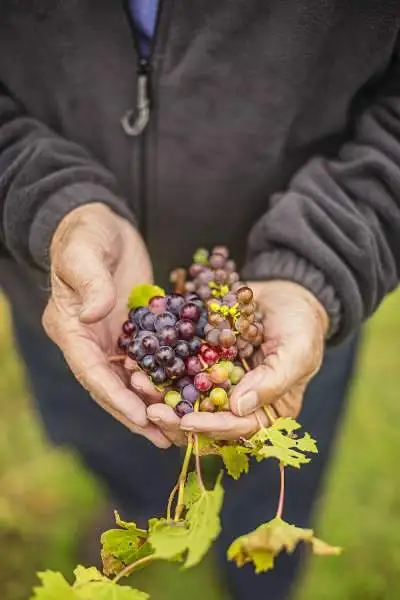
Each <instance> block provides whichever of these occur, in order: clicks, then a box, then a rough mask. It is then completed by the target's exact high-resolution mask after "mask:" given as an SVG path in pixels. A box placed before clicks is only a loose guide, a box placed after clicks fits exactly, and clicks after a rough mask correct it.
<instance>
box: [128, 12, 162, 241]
mask: <svg viewBox="0 0 400 600" xmlns="http://www.w3.org/2000/svg"><path fill="white" fill-rule="evenodd" d="M162 3H163V0H158V7H157V15H156V23H155V27H154V32H153V37H152V39H151V44H150V50H149V54H148V57H145V56H143V55H142V53H141V49H140V43H139V36H138V32H137V30H136V26H135V23H134V22H133V19H132V15H131V13H130V9H129V0H124V8H125V13H126V17H127V19H128V22H129V25H130V27H131V33H132V38H133V43H134V47H135V51H136V54H137V57H138V67H137V72H136V104H135V107H134V108H132V109H129V110H127V112H126V113H125V114H124V116H123V117H122V119H121V125H122V127H123V129H124V131H125V133H126V134H127V135H129V136H132V137H135V138H138V139H137V140H136V145H137V148H136V152H135V160H134V169H133V171H134V175H135V177H134V179H135V181H134V187H135V190H136V192H137V197H138V198H139V206H140V224H141V231H142V234H143V236H144V237H146V233H147V201H148V199H147V191H148V190H147V185H146V180H147V167H148V165H147V160H146V146H147V138H148V136H147V135H146V134H147V129H148V124H149V121H150V117H151V108H152V106H151V89H150V88H151V76H152V57H153V53H154V48H155V45H156V40H157V32H158V29H159V23H160V16H161V12H162Z"/></svg>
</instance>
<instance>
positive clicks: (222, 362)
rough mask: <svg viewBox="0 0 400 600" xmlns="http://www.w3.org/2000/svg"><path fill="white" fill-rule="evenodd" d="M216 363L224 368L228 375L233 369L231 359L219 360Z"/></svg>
mask: <svg viewBox="0 0 400 600" xmlns="http://www.w3.org/2000/svg"><path fill="white" fill-rule="evenodd" d="M218 364H219V366H220V367H223V368H224V369H226V371H227V372H228V376H229V377H230V376H231V373H232V371H233V369H234V368H235V365H234V364H233V362H232V361H231V360H220V361H219V363H218Z"/></svg>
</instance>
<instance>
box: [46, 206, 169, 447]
mask: <svg viewBox="0 0 400 600" xmlns="http://www.w3.org/2000/svg"><path fill="white" fill-rule="evenodd" d="M50 259H51V297H50V300H49V302H48V305H47V307H46V310H45V312H44V315H43V326H44V328H45V330H46V333H47V334H48V336H49V337H50V338H51V339H52V340H53V341H54V342H55V343H56V344H57V346H59V348H60V349H61V350H62V352H63V354H64V356H65V359H66V361H67V363H68V365H69V366H70V368H71V370H72V372H73V374H74V375H75V377H76V378H77V380H78V381H79V382H80V383H81V384H82V386H83V387H84V388H85V389H86V390H87V391H88V392H89V393H90V395H91V396H92V397H93V398H94V400H95V401H96V402H97V403H98V404H100V406H102V407H103V408H104V409H105V410H106V411H107V412H109V413H110V414H111V415H113V417H115V418H116V419H118V420H119V421H120V422H121V423H123V424H124V425H125V426H126V427H128V428H129V429H130V430H131V431H133V432H135V433H138V434H140V435H143V436H145V437H147V438H148V439H149V440H151V441H152V442H153V443H154V444H155V445H156V446H158V447H160V448H167V447H168V446H169V445H170V442H169V441H168V439H167V438H166V437H165V436H164V435H163V433H161V431H160V430H159V428H158V427H156V426H155V425H154V424H152V423H149V421H148V419H147V416H146V405H145V404H144V402H143V401H142V400H141V398H140V397H139V396H138V395H137V394H136V393H134V392H133V391H132V390H130V389H129V388H128V385H129V377H128V376H127V374H126V373H125V372H124V369H123V368H122V367H121V366H116V365H111V364H110V363H109V362H108V360H107V357H108V356H109V355H111V354H114V353H115V348H116V342H117V339H118V336H119V334H120V332H121V325H122V323H123V321H124V320H125V319H126V314H127V308H126V302H127V298H128V296H129V292H130V290H131V288H132V287H133V286H134V285H136V284H138V283H144V282H151V281H152V279H153V274H152V267H151V263H150V259H149V256H148V253H147V250H146V248H145V246H144V243H143V240H142V238H141V237H140V235H139V233H138V232H137V231H136V230H135V229H134V228H133V227H132V226H131V225H130V224H129V223H128V221H126V220H125V219H123V218H121V217H119V216H118V215H117V214H116V213H114V212H113V211H112V210H110V209H109V208H108V207H107V206H105V205H104V204H101V203H92V204H87V205H85V206H82V207H79V208H76V209H75V210H73V211H72V212H71V213H69V214H68V215H67V216H66V217H64V219H63V220H62V221H61V223H60V224H59V226H58V227H57V229H56V232H55V234H54V236H53V240H52V244H51V249H50ZM88 427H90V423H88Z"/></svg>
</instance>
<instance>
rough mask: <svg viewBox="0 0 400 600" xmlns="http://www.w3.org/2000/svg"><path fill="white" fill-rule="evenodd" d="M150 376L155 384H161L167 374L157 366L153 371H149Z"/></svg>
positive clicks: (165, 379)
mask: <svg viewBox="0 0 400 600" xmlns="http://www.w3.org/2000/svg"><path fill="white" fill-rule="evenodd" d="M150 377H151V379H152V380H153V383H154V384H155V385H161V384H162V383H164V382H165V381H167V376H166V374H165V371H164V369H163V368H162V367H157V368H156V369H154V371H151V373H150Z"/></svg>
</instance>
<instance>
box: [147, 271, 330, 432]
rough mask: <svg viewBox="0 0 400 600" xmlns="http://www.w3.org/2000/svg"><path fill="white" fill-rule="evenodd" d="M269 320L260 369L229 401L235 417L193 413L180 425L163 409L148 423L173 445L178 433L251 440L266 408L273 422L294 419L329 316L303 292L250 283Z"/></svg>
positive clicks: (291, 286) (280, 284)
mask: <svg viewBox="0 0 400 600" xmlns="http://www.w3.org/2000/svg"><path fill="white" fill-rule="evenodd" d="M249 286H250V287H251V288H252V289H253V291H254V293H255V297H256V300H257V302H258V303H259V305H260V308H261V310H263V312H264V314H265V323H264V325H265V338H266V342H265V344H264V345H263V348H262V351H260V352H259V353H258V355H257V356H256V357H255V359H254V360H255V363H256V364H258V366H257V367H256V368H255V369H254V370H253V371H251V372H249V373H247V374H246V375H245V377H243V379H242V381H241V382H240V383H239V384H238V385H237V386H236V387H235V390H234V392H233V394H232V396H231V400H230V402H231V412H219V413H191V414H189V415H186V416H185V417H183V418H182V419H181V420H179V419H178V417H177V416H176V415H175V413H174V412H173V411H172V410H171V409H170V408H169V407H168V406H165V405H163V404H154V405H152V406H150V407H149V408H148V410H147V414H148V417H149V419H151V420H152V421H153V422H155V423H157V424H158V425H159V426H160V427H162V428H163V429H164V430H165V432H166V434H167V435H168V437H169V438H170V439H174V436H175V439H176V440H177V441H180V440H182V437H181V436H179V435H178V432H179V431H181V432H182V430H183V431H194V432H202V433H206V434H207V435H209V436H211V437H214V438H216V439H224V440H232V439H238V438H239V437H243V436H249V435H251V434H253V433H254V432H255V431H257V429H258V428H259V422H260V421H261V422H262V423H263V424H267V423H268V417H267V415H266V413H265V412H264V410H263V407H264V406H265V407H268V411H270V414H271V415H272V416H273V417H278V416H291V417H296V416H297V415H298V413H299V412H300V409H301V405H302V400H303V394H304V390H305V388H306V386H307V383H308V382H309V381H310V379H311V378H312V376H313V375H314V374H315V373H316V372H317V371H318V370H319V368H320V366H321V362H322V358H323V352H324V339H325V335H326V332H327V329H328V317H327V314H326V312H325V310H324V308H323V307H322V305H321V304H320V303H319V301H318V300H317V299H316V298H315V297H314V296H313V295H312V294H311V293H310V292H308V291H307V290H306V289H305V288H303V287H301V286H300V285H297V284H295V283H291V282H286V281H271V282H266V283H259V282H253V283H249Z"/></svg>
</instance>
